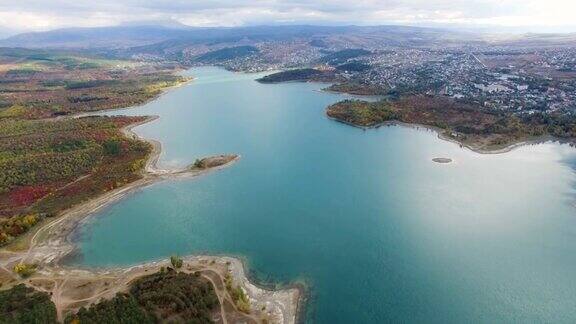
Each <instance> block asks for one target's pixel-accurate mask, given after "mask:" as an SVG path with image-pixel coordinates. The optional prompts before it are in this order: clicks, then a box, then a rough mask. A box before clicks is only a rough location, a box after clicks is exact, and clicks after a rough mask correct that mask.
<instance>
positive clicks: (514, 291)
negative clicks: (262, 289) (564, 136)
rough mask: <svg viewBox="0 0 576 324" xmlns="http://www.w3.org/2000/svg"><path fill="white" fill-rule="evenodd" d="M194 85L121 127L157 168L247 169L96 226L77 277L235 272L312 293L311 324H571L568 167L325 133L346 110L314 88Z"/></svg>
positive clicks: (223, 75)
mask: <svg viewBox="0 0 576 324" xmlns="http://www.w3.org/2000/svg"><path fill="white" fill-rule="evenodd" d="M186 73H187V74H189V75H192V76H194V77H195V78H196V80H195V81H193V82H192V83H190V84H188V85H186V86H183V87H181V88H178V89H175V90H173V91H170V92H169V93H167V94H165V95H164V96H162V97H160V98H159V99H158V100H155V101H153V102H151V103H148V104H146V105H144V106H143V107H138V108H137V109H131V110H122V111H120V112H119V113H121V114H127V115H159V116H160V119H158V120H156V121H154V122H152V123H149V124H145V125H143V126H139V127H138V128H136V129H135V131H136V132H137V133H139V134H141V135H142V136H145V137H148V138H153V139H156V140H159V141H161V142H162V143H163V147H162V149H163V152H162V156H161V160H160V167H182V166H185V165H187V164H189V163H191V162H193V161H194V160H195V159H196V158H201V157H205V156H209V155H216V154H221V153H237V154H240V155H241V156H242V158H241V160H240V161H238V162H237V163H236V164H235V165H233V166H231V167H230V168H227V169H224V170H222V171H218V172H215V173H212V174H210V175H207V176H204V177H201V178H198V179H182V180H176V181H165V182H161V183H158V184H155V185H153V186H150V187H147V188H144V189H141V190H139V191H137V192H135V193H133V194H131V195H130V196H128V197H127V198H125V199H123V200H121V201H120V202H118V203H115V204H113V205H111V206H108V207H106V208H104V209H103V210H101V211H100V212H98V213H97V214H96V215H95V216H94V217H92V218H90V219H89V220H88V221H87V223H86V224H84V225H83V226H82V227H80V228H79V230H78V233H76V234H77V235H75V237H76V240H77V243H78V246H79V253H80V254H79V257H77V258H76V259H74V261H73V262H74V263H75V264H78V265H82V266H96V267H100V266H118V265H131V264H135V263H139V262H144V261H150V260H154V259H158V258H163V257H166V256H169V255H171V254H175V253H178V254H181V255H187V254H195V253H203V254H227V255H238V256H241V257H243V258H245V259H246V260H247V262H248V265H249V268H250V270H252V271H254V272H255V275H256V277H257V279H260V280H274V281H278V282H284V283H289V282H291V281H294V280H305V281H306V282H308V283H310V285H311V287H312V291H311V293H312V296H311V299H310V307H309V314H308V316H307V321H310V322H316V323H381V322H388V321H394V322H442V323H462V322H485V323H494V322H556V323H560V322H566V323H569V322H576V280H574V274H575V273H576V208H575V206H574V203H575V196H576V150H575V149H573V148H571V147H569V146H568V145H560V144H553V143H547V144H538V145H530V146H523V147H520V148H518V149H515V150H513V151H512V152H509V153H506V154H496V155H482V154H477V153H474V152H471V151H469V150H467V149H462V148H460V147H459V146H458V145H456V144H454V143H449V142H446V141H442V140H440V139H438V138H437V135H436V133H434V132H432V131H429V130H422V129H420V130H418V129H414V128H407V127H401V126H390V127H381V128H378V129H369V130H362V129H358V128H355V127H350V126H347V125H344V124H341V123H338V122H335V121H332V120H329V119H328V118H326V117H325V115H324V109H325V107H326V106H327V105H329V104H331V103H334V102H336V101H338V100H341V99H342V98H343V96H342V95H337V94H332V93H323V92H319V91H317V90H319V89H321V88H322V87H323V85H319V84H312V83H288V84H276V85H263V84H259V83H257V82H255V81H254V79H255V78H256V77H257V76H256V75H250V74H234V73H230V72H227V71H224V70H222V69H218V68H197V69H193V70H190V71H188V72H186ZM438 156H442V157H447V158H450V159H452V160H453V162H452V163H449V164H439V163H434V162H433V161H432V159H433V158H435V157H438Z"/></svg>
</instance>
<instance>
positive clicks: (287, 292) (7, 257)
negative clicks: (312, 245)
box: [0, 116, 302, 323]
mask: <svg viewBox="0 0 576 324" xmlns="http://www.w3.org/2000/svg"><path fill="white" fill-rule="evenodd" d="M156 119H158V116H151V117H148V118H146V119H145V120H143V121H142V122H140V123H136V124H131V125H129V126H127V127H125V128H123V129H122V131H123V133H124V134H125V135H126V136H129V137H132V138H138V139H141V140H145V141H147V142H149V143H150V144H151V145H152V152H151V154H150V157H149V159H148V161H147V163H146V166H145V168H144V170H143V172H142V178H141V179H139V180H137V181H134V182H132V183H129V184H127V185H125V186H123V187H120V188H117V189H115V190H112V191H110V192H107V193H105V194H103V195H101V196H99V197H96V198H94V199H92V200H90V201H88V202H86V203H83V204H80V205H77V206H75V207H73V208H71V209H69V210H67V211H66V212H64V213H63V214H62V215H60V216H59V217H57V218H55V219H53V220H51V221H50V222H48V223H46V224H43V225H42V226H39V228H38V229H37V230H36V231H35V232H30V233H29V243H28V248H27V249H25V250H22V251H10V250H7V249H2V250H0V280H1V281H8V282H9V283H10V284H16V283H18V282H24V283H26V284H27V285H31V286H33V287H35V288H36V289H40V290H45V291H47V292H50V293H51V294H52V299H53V301H54V302H55V304H56V305H57V309H58V315H59V316H60V317H62V316H63V314H65V312H69V311H74V310H76V309H78V308H79V307H81V306H86V305H88V304H90V303H94V302H97V301H98V300H100V299H101V298H111V297H113V296H114V295H115V294H116V293H117V292H119V291H121V290H122V289H124V290H126V289H127V287H128V284H129V282H130V281H131V280H132V279H134V278H136V277H138V276H139V275H140V276H141V275H144V274H147V273H152V271H156V270H158V269H159V268H160V267H161V266H166V265H167V264H168V262H169V261H168V260H161V261H156V262H151V263H146V264H140V265H135V266H132V267H127V268H114V269H105V270H101V269H78V268H73V267H69V266H67V265H65V264H63V262H62V260H63V259H64V258H65V257H67V256H70V255H71V254H72V253H74V251H75V245H74V243H73V241H72V239H71V236H72V234H73V233H74V230H75V229H76V228H77V227H78V226H80V225H81V224H82V223H83V222H86V221H87V220H88V219H89V217H90V216H92V215H94V213H95V212H97V211H98V210H101V209H102V208H104V207H105V206H109V205H110V204H113V203H115V202H117V201H119V200H121V199H122V198H124V197H126V196H127V195H129V194H131V193H133V192H134V191H136V190H138V189H141V188H144V187H146V186H149V185H152V184H154V183H157V182H159V181H164V180H170V179H175V178H180V177H198V176H202V175H206V174H208V173H209V172H213V171H217V170H220V169H223V168H226V167H228V166H230V165H232V164H233V163H235V162H236V161H238V160H239V159H240V156H238V155H221V156H217V157H208V158H205V159H207V160H208V161H210V160H209V159H211V158H214V159H217V160H218V161H225V163H224V164H221V165H217V166H214V167H210V168H193V167H186V168H182V169H161V168H159V167H158V160H159V158H160V154H161V151H162V145H161V143H160V142H158V141H155V140H151V139H146V138H142V137H140V136H139V135H138V134H136V133H135V132H134V131H133V129H134V128H135V127H137V126H139V125H142V124H144V123H148V122H152V121H154V120H156ZM203 160H204V159H203ZM183 259H184V261H185V265H186V267H187V268H188V269H191V270H190V271H192V270H194V271H202V273H203V275H204V274H205V276H207V279H209V280H211V281H213V283H214V280H223V279H222V278H223V276H224V275H225V274H226V273H227V272H229V273H231V274H232V280H233V281H234V283H235V284H239V285H240V286H241V287H242V288H243V290H244V291H245V292H246V293H247V295H248V297H249V298H250V302H251V308H252V310H253V311H252V312H251V314H249V315H242V314H241V312H238V311H234V308H235V306H234V305H230V302H227V307H228V311H226V310H225V309H224V307H222V312H221V314H222V316H223V318H222V322H223V323H227V320H226V317H227V316H229V317H230V318H231V319H228V320H233V321H236V320H242V321H245V322H256V323H259V322H263V321H267V322H268V323H295V322H296V320H297V318H296V317H297V314H298V308H299V302H300V299H301V298H300V297H301V295H302V292H301V290H300V289H298V288H287V289H282V290H268V289H265V288H263V287H260V286H257V285H256V284H254V283H252V282H250V280H249V279H248V277H247V276H246V272H245V269H244V265H243V263H242V261H241V260H240V259H237V258H234V257H228V256H218V257H210V256H187V257H184V258H183ZM18 263H33V264H37V265H38V269H39V270H38V272H37V273H36V274H35V275H33V276H32V277H31V278H29V279H27V280H26V281H23V280H20V278H18V277H17V276H16V275H15V274H14V273H13V272H12V271H11V269H12V268H13V266H14V265H16V264H18ZM149 271H150V272H149ZM218 278H220V279H218ZM73 282H84V283H83V284H81V285H71V283H73ZM103 282H104V283H103ZM110 282H116V283H115V284H110ZM98 283H100V284H98ZM214 284H215V288H216V289H217V288H218V285H216V283H214ZM87 286H98V287H99V288H98V289H93V290H91V291H90V292H89V293H86V292H84V293H83V296H82V298H69V297H66V296H68V295H79V294H81V292H82V291H83V289H84V288H79V287H87ZM84 290H85V289H84ZM217 290H218V289H217ZM217 293H219V297H220V298H222V299H221V301H222V302H224V301H225V299H226V298H227V297H226V296H228V294H227V292H226V291H223V292H222V291H221V292H218V291H217ZM81 295H82V294H81ZM63 296H64V297H63ZM228 297H229V296H228ZM230 309H232V311H230ZM238 316H244V317H246V318H241V319H240V318H238Z"/></svg>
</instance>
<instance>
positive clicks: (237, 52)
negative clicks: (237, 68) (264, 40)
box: [196, 46, 258, 63]
mask: <svg viewBox="0 0 576 324" xmlns="http://www.w3.org/2000/svg"><path fill="white" fill-rule="evenodd" d="M254 53H258V49H257V48H256V47H254V46H236V47H226V48H223V49H219V50H215V51H212V52H208V53H206V54H203V55H200V56H199V57H198V58H196V61H197V62H202V63H212V62H218V61H224V60H231V59H235V58H239V57H245V56H249V55H251V54H254Z"/></svg>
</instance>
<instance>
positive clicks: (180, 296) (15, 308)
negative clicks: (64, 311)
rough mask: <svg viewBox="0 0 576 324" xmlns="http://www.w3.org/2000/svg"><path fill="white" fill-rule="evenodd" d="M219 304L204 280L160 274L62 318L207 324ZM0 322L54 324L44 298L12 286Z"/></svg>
mask: <svg viewBox="0 0 576 324" xmlns="http://www.w3.org/2000/svg"><path fill="white" fill-rule="evenodd" d="M218 306H219V301H218V297H217V296H216V293H215V291H214V288H213V286H212V284H211V283H210V281H208V280H207V279H205V278H203V277H201V276H200V275H199V274H198V273H196V274H193V273H183V272H176V271H175V270H173V269H171V268H168V269H161V271H159V272H157V273H154V274H151V275H147V276H144V277H141V278H138V279H136V280H134V282H133V283H132V284H131V285H130V288H129V291H127V292H124V293H118V294H117V295H116V296H115V297H114V298H112V299H107V300H106V299H105V300H102V301H100V302H98V303H96V304H93V305H91V306H89V307H87V308H85V307H82V308H80V309H79V310H78V311H77V312H75V313H71V314H68V315H67V316H66V318H65V320H64V322H65V323H94V324H100V323H140V324H147V323H192V324H194V323H196V324H205V323H212V322H213V320H212V314H213V313H214V312H215V311H216V310H218ZM0 323H1V324H4V323H5V324H28V323H42V324H44V323H47V324H50V323H57V318H56V307H55V306H54V303H53V302H52V301H51V300H50V295H48V294H47V293H45V292H40V291H36V290H35V289H33V288H29V287H26V286H25V285H24V284H19V285H16V286H14V287H12V288H10V289H7V290H4V291H0Z"/></svg>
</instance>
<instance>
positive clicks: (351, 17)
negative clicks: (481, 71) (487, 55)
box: [0, 0, 576, 32]
mask: <svg viewBox="0 0 576 324" xmlns="http://www.w3.org/2000/svg"><path fill="white" fill-rule="evenodd" d="M575 14H576V0H345V1H342V0H290V1H288V0H0V29H3V30H5V31H8V30H12V31H29V30H47V29H54V28H60V27H72V26H83V27H88V26H108V25H118V24H124V23H131V22H139V21H168V20H175V21H178V22H180V23H183V24H187V25H191V26H242V25H261V24H323V25H334V24H357V25H381V24H404V25H424V26H426V25H429V26H454V27H470V28H476V27H483V28H486V27H490V28H492V29H496V30H497V29H501V30H503V31H505V30H512V29H511V28H512V27H514V28H518V29H519V30H523V31H574V32H576V19H575V18H574V15H575Z"/></svg>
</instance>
